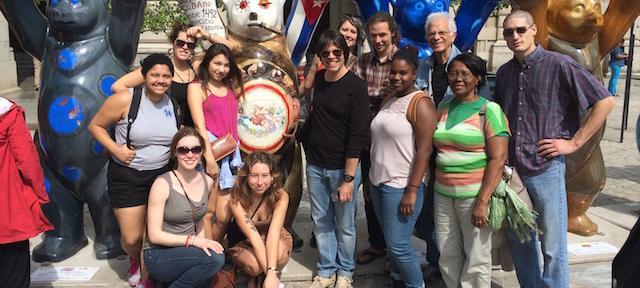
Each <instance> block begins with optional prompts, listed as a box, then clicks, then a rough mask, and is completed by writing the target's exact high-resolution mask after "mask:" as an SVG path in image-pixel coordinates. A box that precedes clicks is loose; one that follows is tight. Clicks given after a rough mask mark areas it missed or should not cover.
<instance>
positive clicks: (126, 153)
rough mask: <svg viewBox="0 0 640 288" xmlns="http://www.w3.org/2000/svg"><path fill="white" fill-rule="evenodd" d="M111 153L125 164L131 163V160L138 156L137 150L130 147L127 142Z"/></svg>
mask: <svg viewBox="0 0 640 288" xmlns="http://www.w3.org/2000/svg"><path fill="white" fill-rule="evenodd" d="M111 154H112V155H113V156H114V157H116V159H118V160H120V162H122V163H124V164H125V165H129V164H131V161H133V159H134V158H136V150H135V149H134V150H132V149H129V147H127V145H126V144H122V145H118V148H117V149H116V150H115V151H113V153H111Z"/></svg>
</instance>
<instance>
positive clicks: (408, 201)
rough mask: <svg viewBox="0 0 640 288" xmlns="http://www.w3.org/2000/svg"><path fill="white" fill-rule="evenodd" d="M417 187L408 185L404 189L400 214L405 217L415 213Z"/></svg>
mask: <svg viewBox="0 0 640 288" xmlns="http://www.w3.org/2000/svg"><path fill="white" fill-rule="evenodd" d="M416 192H417V189H416V187H413V186H407V188H405V189H404V195H403V196H402V200H400V215H402V216H404V217H409V216H411V215H413V207H414V205H415V204H416V198H417V196H416Z"/></svg>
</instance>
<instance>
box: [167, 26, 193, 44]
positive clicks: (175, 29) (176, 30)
mask: <svg viewBox="0 0 640 288" xmlns="http://www.w3.org/2000/svg"><path fill="white" fill-rule="evenodd" d="M189 28H191V25H188V24H185V23H182V22H176V23H173V28H171V33H169V41H171V43H172V44H173V42H174V41H176V39H178V34H180V32H185V33H187V30H188V29H189Z"/></svg>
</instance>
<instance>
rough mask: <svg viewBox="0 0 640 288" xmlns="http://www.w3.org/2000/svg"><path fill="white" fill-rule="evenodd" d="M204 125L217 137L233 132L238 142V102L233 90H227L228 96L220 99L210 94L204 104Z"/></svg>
mask: <svg viewBox="0 0 640 288" xmlns="http://www.w3.org/2000/svg"><path fill="white" fill-rule="evenodd" d="M202 112H203V114H204V125H205V127H206V128H207V130H209V132H211V133H212V134H213V135H215V136H216V137H222V136H224V135H226V134H227V133H229V132H231V135H233V138H234V139H236V141H238V101H237V100H236V94H235V93H233V90H232V89H228V88H227V95H225V96H224V97H219V96H216V95H213V94H211V93H210V94H209V96H207V99H206V100H204V102H203V103H202Z"/></svg>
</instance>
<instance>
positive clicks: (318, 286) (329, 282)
mask: <svg viewBox="0 0 640 288" xmlns="http://www.w3.org/2000/svg"><path fill="white" fill-rule="evenodd" d="M335 283H336V275H335V274H333V275H331V277H329V278H327V277H322V276H316V277H314V278H313V283H311V286H309V288H331V287H333V285H334V284H335Z"/></svg>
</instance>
